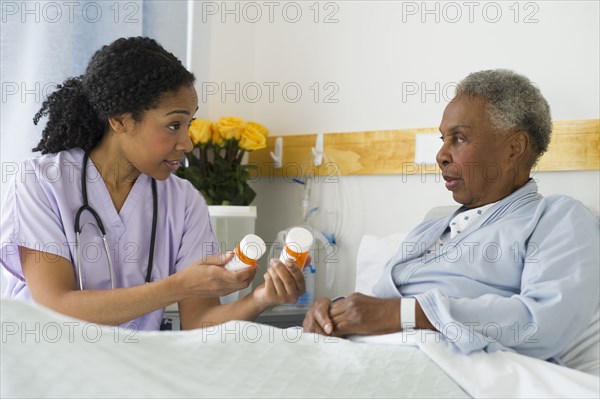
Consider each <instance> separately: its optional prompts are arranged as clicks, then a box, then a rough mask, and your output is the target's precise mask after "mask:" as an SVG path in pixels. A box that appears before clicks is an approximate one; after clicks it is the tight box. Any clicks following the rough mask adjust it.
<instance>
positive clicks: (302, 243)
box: [285, 227, 314, 253]
mask: <svg viewBox="0 0 600 399" xmlns="http://www.w3.org/2000/svg"><path fill="white" fill-rule="evenodd" d="M313 240H314V238H313V235H312V233H311V232H310V231H308V230H307V229H305V228H304V227H292V228H291V229H290V231H288V233H287V234H286V236H285V245H287V246H288V248H289V249H291V250H292V251H294V252H296V253H304V252H308V250H310V247H311V246H312V244H313Z"/></svg>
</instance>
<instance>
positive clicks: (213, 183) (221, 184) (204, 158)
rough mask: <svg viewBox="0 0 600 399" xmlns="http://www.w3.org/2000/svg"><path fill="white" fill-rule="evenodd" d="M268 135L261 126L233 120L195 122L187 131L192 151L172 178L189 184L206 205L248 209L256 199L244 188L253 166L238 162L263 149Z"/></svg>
mask: <svg viewBox="0 0 600 399" xmlns="http://www.w3.org/2000/svg"><path fill="white" fill-rule="evenodd" d="M268 134H269V131H268V130H267V129H266V128H265V127H264V126H263V125H261V124H259V123H256V122H246V121H245V120H243V119H240V118H236V117H231V116H229V117H223V118H221V119H220V120H219V121H218V122H212V121H209V120H202V119H195V120H194V121H192V123H191V125H190V129H189V135H190V138H191V140H192V143H193V144H194V149H193V151H192V152H189V153H188V154H187V162H186V163H187V165H184V166H183V167H181V168H179V169H178V170H177V172H176V174H177V175H178V176H179V177H182V178H184V179H187V180H189V181H190V182H191V183H192V184H193V185H194V187H196V188H197V189H198V190H199V191H200V192H201V193H202V195H203V196H204V199H205V200H206V202H207V204H208V205H249V204H250V203H251V202H252V200H253V199H254V197H255V196H256V193H255V192H254V190H252V188H251V187H250V186H249V185H248V180H249V179H250V173H249V171H250V170H251V169H255V168H256V165H247V164H243V163H242V160H243V158H244V154H245V153H246V152H247V151H254V150H259V149H262V148H265V147H266V145H267V140H266V139H267V135H268Z"/></svg>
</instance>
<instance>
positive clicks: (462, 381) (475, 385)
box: [351, 330, 600, 399]
mask: <svg viewBox="0 0 600 399" xmlns="http://www.w3.org/2000/svg"><path fill="white" fill-rule="evenodd" d="M351 340H352V341H354V342H363V343H370V344H374V343H379V344H388V345H398V344H401V345H402V344H407V343H413V344H415V345H417V346H418V347H419V348H420V349H421V350H422V351H423V352H424V353H425V354H427V356H429V358H430V359H431V360H433V361H434V362H435V363H436V364H437V365H438V366H439V367H440V368H442V369H443V370H444V371H445V372H446V373H448V375H449V376H450V377H451V378H452V379H453V380H454V381H456V382H457V383H458V384H459V385H460V386H461V387H462V388H463V389H464V390H465V391H466V392H467V393H468V394H469V395H471V396H473V397H475V398H596V399H597V398H598V397H600V379H598V377H596V376H593V375H590V374H586V373H583V372H581V371H577V370H573V369H570V368H567V367H562V366H558V365H556V364H552V363H549V362H545V361H543V360H539V359H534V358H531V357H528V356H523V355H520V354H518V353H514V352H501V351H499V352H493V353H486V352H483V351H480V352H476V353H472V354H470V355H463V354H461V353H459V352H457V351H456V350H455V349H454V348H453V347H452V346H451V345H449V344H447V343H446V342H444V341H443V337H442V336H441V334H435V333H432V332H431V331H423V330H421V331H413V332H409V333H395V334H388V335H379V336H371V337H358V336H355V337H351Z"/></svg>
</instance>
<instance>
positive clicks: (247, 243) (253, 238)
mask: <svg viewBox="0 0 600 399" xmlns="http://www.w3.org/2000/svg"><path fill="white" fill-rule="evenodd" d="M240 251H241V252H242V254H244V256H246V257H248V258H250V259H252V260H258V259H260V257H261V256H263V255H264V253H265V252H267V245H266V244H265V242H264V241H263V239H262V238H260V237H259V236H257V235H256V234H248V235H246V236H245V237H244V238H243V239H242V241H240Z"/></svg>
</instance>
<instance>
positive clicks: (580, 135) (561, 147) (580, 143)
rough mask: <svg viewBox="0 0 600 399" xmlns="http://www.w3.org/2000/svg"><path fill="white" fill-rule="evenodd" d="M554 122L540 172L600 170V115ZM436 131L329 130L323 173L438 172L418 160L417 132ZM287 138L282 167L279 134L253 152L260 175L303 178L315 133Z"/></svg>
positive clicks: (251, 157) (284, 143) (420, 129)
mask: <svg viewBox="0 0 600 399" xmlns="http://www.w3.org/2000/svg"><path fill="white" fill-rule="evenodd" d="M553 124H554V129H553V132H552V141H551V143H550V147H549V149H548V151H547V152H546V153H545V154H544V155H543V156H542V158H541V159H540V162H539V163H538V165H537V166H536V168H535V170H536V171H559V170H563V171H564V170H571V171H573V170H600V119H588V120H570V121H554V122H553ZM436 131H438V129H437V128H418V129H399V130H379V131H368V132H349V133H328V134H325V135H324V151H325V153H326V154H327V155H328V156H329V157H330V158H331V161H332V162H329V163H327V162H324V163H323V165H322V166H321V169H322V170H321V172H323V174H324V175H328V174H331V172H332V170H331V168H338V169H339V173H340V174H342V175H388V174H420V173H439V169H438V168H437V166H436V165H419V164H415V163H414V157H415V137H416V135H417V134H419V133H433V132H436ZM282 137H283V165H282V168H279V169H276V168H273V161H272V159H271V157H270V155H269V152H270V151H273V147H274V143H275V139H276V137H269V138H268V139H267V149H266V150H261V151H255V152H251V153H250V158H249V163H251V164H254V165H257V166H258V167H259V168H260V169H261V172H260V173H263V174H264V168H268V169H269V171H270V172H271V173H273V174H274V175H275V176H291V177H293V176H298V175H299V173H298V172H299V168H301V167H302V165H303V164H305V163H306V161H307V159H309V158H310V155H311V149H312V147H313V146H314V145H315V140H316V134H306V135H294V136H282Z"/></svg>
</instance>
